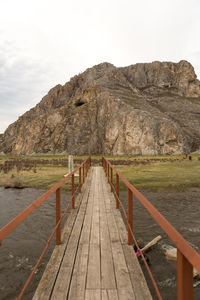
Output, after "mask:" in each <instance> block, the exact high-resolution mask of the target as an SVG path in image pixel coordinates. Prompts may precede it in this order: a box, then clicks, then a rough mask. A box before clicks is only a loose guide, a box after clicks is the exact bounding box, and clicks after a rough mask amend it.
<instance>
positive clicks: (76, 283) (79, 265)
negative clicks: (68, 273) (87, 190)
mask: <svg viewBox="0 0 200 300" xmlns="http://www.w3.org/2000/svg"><path fill="white" fill-rule="evenodd" d="M93 198H94V197H93V195H92V194H90V196H89V199H88V205H87V210H86V214H85V220H84V224H83V229H82V232H81V238H80V243H79V248H78V253H77V258H76V262H75V267H74V271H73V275H72V281H71V286H70V292H69V299H70V300H82V299H84V297H85V286H86V277H87V266H88V256H89V238H90V231H91V223H92V209H93Z"/></svg>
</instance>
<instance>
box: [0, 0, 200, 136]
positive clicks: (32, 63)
mask: <svg viewBox="0 0 200 300" xmlns="http://www.w3.org/2000/svg"><path fill="white" fill-rule="evenodd" d="M199 33H200V1H199V0H190V1H189V0H167V1H164V0H163V1H161V0H138V1H135V0H98V1H96V0H84V1H83V0H70V1H69V0H17V1H16V0H0V103H1V105H0V133H1V132H3V131H4V130H5V129H6V128H7V126H8V125H9V124H10V123H12V122H13V121H15V120H17V118H18V117H19V116H20V115H22V114H23V113H24V112H25V111H27V110H29V109H30V108H32V107H33V106H35V105H36V104H37V103H38V102H39V101H40V100H41V99H42V97H43V96H44V95H45V94H46V93H47V92H48V91H49V90H50V89H51V88H52V87H53V86H55V85H57V84H58V83H60V84H64V83H65V82H67V81H68V80H69V79H70V78H71V77H72V76H74V75H76V74H78V73H80V72H83V71H85V69H87V68H89V67H92V66H93V65H96V64H98V63H101V62H105V61H107V62H110V63H112V64H114V65H115V66H117V67H119V66H127V65H131V64H135V63H139V62H152V61H155V60H160V61H173V62H178V61H180V60H182V59H185V60H188V61H189V62H191V63H192V65H193V66H194V68H195V72H196V74H197V76H198V78H199V79H200V38H199Z"/></svg>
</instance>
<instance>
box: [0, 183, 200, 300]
mask: <svg viewBox="0 0 200 300" xmlns="http://www.w3.org/2000/svg"><path fill="white" fill-rule="evenodd" d="M43 193H44V191H42V190H36V189H22V190H18V189H4V188H0V227H2V226H4V225H5V224H7V223H8V222H9V221H10V220H11V219H12V218H13V217H15V216H16V215H17V214H18V213H19V212H21V211H22V210H23V209H24V208H26V207H27V206H28V205H29V204H30V203H32V202H33V201H34V200H35V199H36V198H37V197H39V196H40V195H42V194H43ZM144 194H145V196H146V197H147V198H148V199H149V200H150V201H151V202H152V204H153V205H155V207H156V208H157V209H158V210H159V211H160V212H161V213H162V214H163V215H164V216H165V217H166V218H167V219H168V221H169V222H171V224H172V225H173V226H174V227H175V228H176V229H177V230H178V231H179V232H180V233H181V234H182V235H183V236H184V238H185V239H186V240H187V241H189V242H190V243H191V245H192V246H193V247H194V248H195V249H196V250H197V252H198V253H200V238H199V236H200V220H199V219H200V218H199V217H200V210H199V207H200V189H191V190H189V191H187V192H166V191H163V192H144ZM120 198H121V199H122V201H123V203H124V204H125V205H126V203H127V193H126V192H122V193H121V194H120ZM67 199H69V194H68V195H67V194H66V192H62V194H61V202H62V204H61V207H62V210H63V209H64V207H65V206H66V203H67ZM63 223H64V222H63ZM54 226H55V195H53V196H52V197H50V198H49V199H48V200H47V201H46V202H45V203H43V204H42V205H41V206H40V207H39V208H37V209H36V210H35V211H34V212H33V213H32V214H31V215H30V216H29V217H28V218H27V219H26V220H25V222H24V223H23V224H21V225H20V226H19V227H18V228H17V229H16V230H15V232H14V233H12V234H11V235H10V236H9V237H8V238H7V239H6V240H5V241H4V242H3V243H2V246H1V247H0V300H11V299H12V300H13V299H15V298H16V296H18V294H19V293H20V291H21V289H22V287H23V285H24V283H25V281H26V279H27V277H28V276H29V274H30V273H31V270H32V268H33V266H34V265H35V263H36V261H37V259H38V257H39V256H40V254H41V252H42V250H43V248H44V247H45V245H46V240H47V238H48V236H49V235H50V233H51V231H52V229H53V227H54ZM134 233H135V235H136V238H137V239H142V240H143V241H144V243H145V244H146V243H148V242H149V241H151V240H152V239H153V238H154V237H156V236H157V235H159V234H160V235H162V240H161V242H159V245H158V246H156V247H155V248H154V249H153V250H152V251H150V252H149V253H148V256H149V259H150V267H151V270H152V272H153V274H154V277H155V279H156V282H157V283H158V287H159V289H160V291H161V295H162V297H163V299H164V300H175V299H176V265H175V263H174V262H169V261H166V259H165V257H164V255H163V251H164V249H166V248H169V247H170V246H171V245H172V243H171V242H170V241H169V239H168V238H167V236H166V235H165V234H164V233H163V231H162V230H161V229H160V228H159V226H158V225H157V224H156V223H155V222H154V221H153V219H152V217H151V216H150V215H149V214H148V213H147V212H146V211H145V209H144V208H143V207H142V206H141V204H140V203H139V201H138V200H136V199H134ZM54 245H55V239H54V240H53V241H52V243H51V245H50V248H49V250H48V251H47V254H46V255H45V257H44V258H43V260H42V263H41V264H40V266H39V268H38V270H37V272H36V274H35V276H34V278H33V280H32V281H31V284H30V286H29V288H28V290H27V292H26V294H25V297H24V299H27V300H29V299H31V298H32V296H33V294H34V290H35V288H36V287H37V284H38V282H39V280H40V278H41V276H42V273H43V271H44V268H45V265H46V264H47V262H48V260H49V257H50V255H51V252H52V250H53V248H54ZM141 265H142V263H141ZM142 267H143V266H142ZM144 272H145V271H144ZM146 278H148V275H146ZM147 281H148V279H147ZM194 284H195V286H196V287H195V288H194V291H195V299H198V298H197V295H198V296H199V295H200V285H199V282H198V281H195V282H194ZM150 288H151V286H150ZM151 290H152V293H154V292H153V289H152V288H151ZM155 299H156V297H155Z"/></svg>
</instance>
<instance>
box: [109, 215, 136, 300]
mask: <svg viewBox="0 0 200 300" xmlns="http://www.w3.org/2000/svg"><path fill="white" fill-rule="evenodd" d="M108 215H109V216H108V227H109V232H110V237H111V248H112V255H113V261H114V268H115V276H116V281H117V290H118V295H119V299H120V300H121V299H122V300H124V299H126V300H129V299H130V300H131V299H132V300H135V299H136V298H135V295H134V292H133V287H132V284H131V280H130V275H129V271H128V268H127V265H126V260H125V257H124V252H123V249H122V245H121V241H120V236H119V232H118V228H117V225H116V222H115V219H114V215H113V213H112V212H110V213H108Z"/></svg>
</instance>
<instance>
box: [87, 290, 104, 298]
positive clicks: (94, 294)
mask: <svg viewBox="0 0 200 300" xmlns="http://www.w3.org/2000/svg"><path fill="white" fill-rule="evenodd" d="M85 300H101V290H100V289H96V290H87V289H86V292H85Z"/></svg>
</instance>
